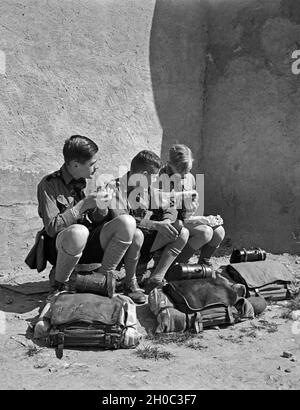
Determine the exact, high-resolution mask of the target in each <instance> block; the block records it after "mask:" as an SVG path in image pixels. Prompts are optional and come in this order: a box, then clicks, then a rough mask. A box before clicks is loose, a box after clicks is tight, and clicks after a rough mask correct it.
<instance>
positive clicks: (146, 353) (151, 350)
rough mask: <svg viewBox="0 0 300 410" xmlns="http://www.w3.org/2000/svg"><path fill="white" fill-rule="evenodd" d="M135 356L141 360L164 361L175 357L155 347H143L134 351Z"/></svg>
mask: <svg viewBox="0 0 300 410" xmlns="http://www.w3.org/2000/svg"><path fill="white" fill-rule="evenodd" d="M136 354H137V355H138V356H139V357H141V358H142V359H155V360H158V359H166V360H170V359H171V358H172V357H175V356H174V355H173V354H172V353H171V352H168V351H165V350H160V349H159V348H158V347H157V346H151V345H144V346H141V347H139V348H137V349H136Z"/></svg>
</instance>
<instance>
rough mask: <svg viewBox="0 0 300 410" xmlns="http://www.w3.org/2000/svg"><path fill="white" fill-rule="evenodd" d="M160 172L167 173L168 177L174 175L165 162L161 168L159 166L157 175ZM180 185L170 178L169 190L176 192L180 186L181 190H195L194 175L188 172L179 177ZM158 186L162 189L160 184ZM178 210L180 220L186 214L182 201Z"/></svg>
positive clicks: (160, 173)
mask: <svg viewBox="0 0 300 410" xmlns="http://www.w3.org/2000/svg"><path fill="white" fill-rule="evenodd" d="M162 174H166V175H168V177H171V176H172V175H174V172H173V170H172V169H171V167H170V166H169V165H168V164H167V165H165V166H164V167H163V168H161V170H160V171H159V175H162ZM180 185H181V186H180V187H178V186H176V187H175V185H174V181H172V180H171V182H170V192H171V191H172V190H175V191H176V192H179V191H178V190H177V188H180V190H181V192H183V191H192V190H196V181H195V177H194V175H193V174H192V173H190V172H188V173H187V174H186V175H185V176H184V178H181V180H180ZM160 188H161V189H162V188H163V187H162V185H161V186H160ZM177 211H178V219H180V220H182V221H183V220H184V218H185V216H186V207H185V204H184V201H182V202H181V209H179V208H178V209H177Z"/></svg>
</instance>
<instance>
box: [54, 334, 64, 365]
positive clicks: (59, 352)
mask: <svg viewBox="0 0 300 410" xmlns="http://www.w3.org/2000/svg"><path fill="white" fill-rule="evenodd" d="M64 342H65V335H64V332H58V334H57V347H56V356H57V358H58V359H61V358H62V357H63V354H64Z"/></svg>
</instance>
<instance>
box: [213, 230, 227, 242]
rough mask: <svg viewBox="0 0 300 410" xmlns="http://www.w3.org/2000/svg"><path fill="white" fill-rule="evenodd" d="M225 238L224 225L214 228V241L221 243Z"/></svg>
mask: <svg viewBox="0 0 300 410" xmlns="http://www.w3.org/2000/svg"><path fill="white" fill-rule="evenodd" d="M224 238H225V229H224V228H223V226H218V228H216V229H214V231H213V237H212V239H213V241H214V242H219V243H221V242H222V241H223V239H224Z"/></svg>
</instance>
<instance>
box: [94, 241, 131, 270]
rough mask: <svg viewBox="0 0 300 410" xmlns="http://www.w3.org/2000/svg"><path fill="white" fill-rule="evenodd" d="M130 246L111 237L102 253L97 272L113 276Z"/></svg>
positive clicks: (129, 243) (128, 243)
mask: <svg viewBox="0 0 300 410" xmlns="http://www.w3.org/2000/svg"><path fill="white" fill-rule="evenodd" d="M130 245H131V242H125V241H122V240H121V239H118V237H116V236H113V237H112V239H111V240H110V242H109V243H108V245H107V247H106V249H105V251H104V255H103V259H102V263H101V267H100V269H99V272H100V273H102V274H108V273H111V274H114V272H115V270H116V268H117V266H118V265H119V263H120V262H121V260H122V259H123V257H124V255H125V253H126V251H127V249H128V248H129V246H130Z"/></svg>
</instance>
